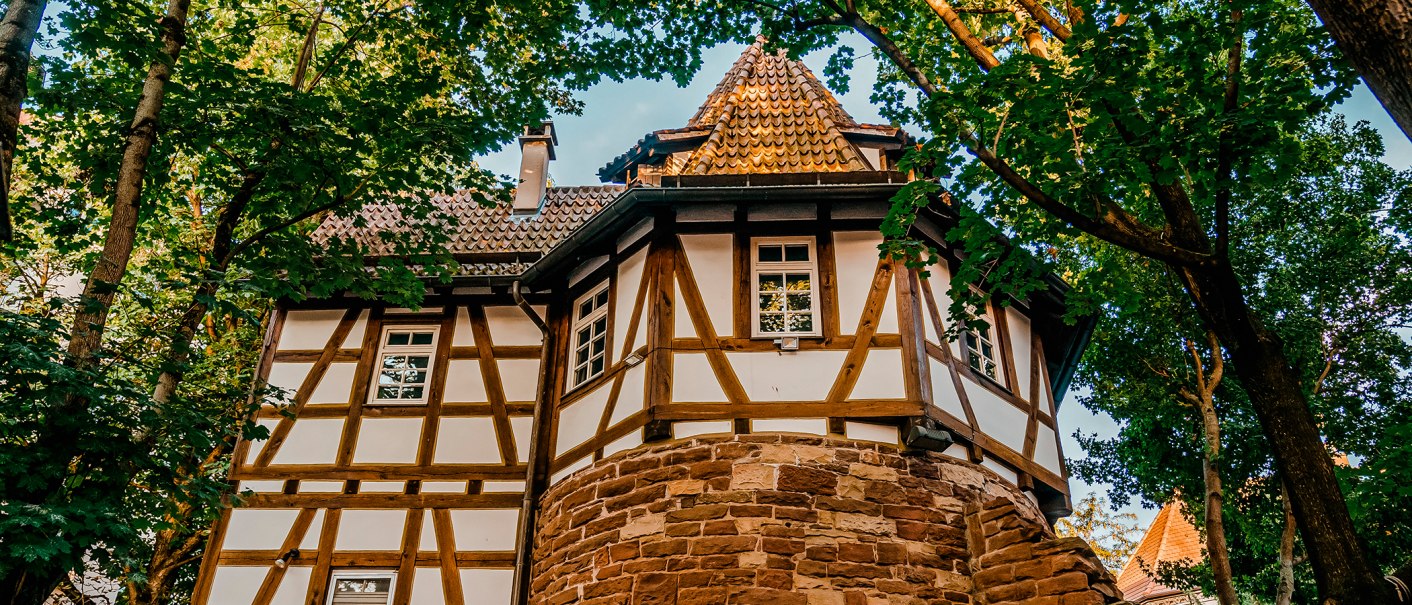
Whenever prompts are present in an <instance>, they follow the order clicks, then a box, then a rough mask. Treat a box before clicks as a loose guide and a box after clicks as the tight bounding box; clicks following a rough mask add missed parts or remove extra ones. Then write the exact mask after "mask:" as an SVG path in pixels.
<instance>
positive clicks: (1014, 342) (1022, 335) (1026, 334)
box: [1005, 307, 1034, 401]
mask: <svg viewBox="0 0 1412 605" xmlns="http://www.w3.org/2000/svg"><path fill="white" fill-rule="evenodd" d="M1005 314H1006V315H1005V319H1006V320H1007V321H1008V323H1009V324H1010V346H1011V355H1012V356H1013V357H1014V359H1015V379H1016V380H1018V381H1019V383H1020V384H1019V385H1017V386H1016V388H1015V393H1016V394H1017V395H1019V396H1020V399H1024V400H1026V401H1029V398H1030V389H1031V388H1032V386H1031V383H1032V382H1033V381H1031V380H1030V366H1031V364H1030V355H1031V354H1032V353H1033V352H1034V351H1032V350H1031V349H1030V346H1031V345H1030V318H1029V317H1026V316H1025V314H1024V312H1023V311H1020V310H1019V309H1015V308H1013V307H1007V308H1006V309H1005Z"/></svg>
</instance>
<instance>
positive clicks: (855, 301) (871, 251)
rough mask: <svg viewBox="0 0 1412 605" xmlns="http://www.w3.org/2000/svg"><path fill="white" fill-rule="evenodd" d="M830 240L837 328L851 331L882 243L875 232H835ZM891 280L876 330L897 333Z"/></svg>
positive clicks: (879, 236)
mask: <svg viewBox="0 0 1412 605" xmlns="http://www.w3.org/2000/svg"><path fill="white" fill-rule="evenodd" d="M833 243H834V258H835V264H836V265H837V266H838V315H839V324H840V325H839V327H840V329H842V330H843V332H844V333H845V334H853V333H854V332H855V331H856V330H857V328H858V320H859V319H860V318H862V316H863V307H864V305H866V304H867V300H868V294H869V292H870V290H871V289H872V284H873V275H874V274H875V273H876V272H877V268H878V254H879V253H878V244H881V243H882V235H881V234H880V233H878V232H877V231H835V232H834V234H833ZM892 282H893V280H888V282H887V288H888V294H887V295H886V302H885V303H884V305H883V309H882V315H880V316H879V317H878V330H877V331H878V333H881V334H896V333H897V297H895V296H893V295H892V293H891V291H892V290H893V288H892Z"/></svg>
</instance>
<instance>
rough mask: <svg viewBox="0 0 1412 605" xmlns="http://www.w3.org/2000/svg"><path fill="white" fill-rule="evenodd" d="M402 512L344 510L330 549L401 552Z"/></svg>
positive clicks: (403, 512)
mask: <svg viewBox="0 0 1412 605" xmlns="http://www.w3.org/2000/svg"><path fill="white" fill-rule="evenodd" d="M406 525H407V511H405V510H358V509H345V510H344V511H343V516H342V517H340V518H339V520H338V536H337V537H336V538H335V539H334V541H333V549H334V550H401V549H402V528H403V527H405V526H406Z"/></svg>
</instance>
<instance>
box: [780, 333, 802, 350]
mask: <svg viewBox="0 0 1412 605" xmlns="http://www.w3.org/2000/svg"><path fill="white" fill-rule="evenodd" d="M775 346H777V347H779V348H780V350H781V351H798V350H799V337H798V336H781V337H779V338H776V339H775Z"/></svg>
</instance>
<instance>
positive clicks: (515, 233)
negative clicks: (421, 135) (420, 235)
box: [313, 185, 624, 275]
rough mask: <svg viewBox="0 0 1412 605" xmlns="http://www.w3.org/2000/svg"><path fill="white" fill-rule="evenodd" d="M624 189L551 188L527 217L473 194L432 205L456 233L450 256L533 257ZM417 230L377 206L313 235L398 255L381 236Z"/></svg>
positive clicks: (497, 271)
mask: <svg viewBox="0 0 1412 605" xmlns="http://www.w3.org/2000/svg"><path fill="white" fill-rule="evenodd" d="M623 191H624V187H622V186H620V185H595V186H587V187H551V188H550V189H549V190H548V192H547V194H546V197H545V200H544V205H543V206H542V207H541V208H540V211H539V212H538V213H536V214H532V215H524V216H515V215H513V214H512V213H511V210H510V207H509V206H508V205H506V204H499V205H495V206H489V207H487V206H482V205H481V204H479V203H478V202H477V201H476V197H477V196H476V195H475V194H474V192H471V191H458V192H456V193H453V194H450V195H436V196H434V197H433V198H432V199H431V202H432V203H433V204H435V205H436V206H437V208H438V209H439V210H440V214H441V218H442V219H443V220H446V221H447V222H449V223H450V225H451V228H452V229H453V231H452V233H450V241H449V242H448V243H447V248H448V251H450V252H451V253H452V254H458V255H474V254H496V253H524V254H526V256H531V257H532V256H538V255H541V254H544V253H545V252H548V251H549V250H550V249H552V248H553V247H554V246H556V245H558V244H559V243H560V242H562V241H563V240H564V239H565V238H567V237H568V236H569V235H570V234H572V233H573V232H574V230H575V229H577V228H578V227H579V226H581V225H583V224H584V223H586V222H588V219H590V218H592V217H593V216H594V215H595V214H597V213H598V212H599V211H600V210H602V209H603V208H605V207H607V206H608V205H609V204H610V203H612V202H613V200H614V199H616V198H617V197H618V195H619V194H620V193H622V192H623ZM360 222H361V223H363V224H362V226H359V224H358V223H360ZM417 227H418V226H417V225H414V224H413V223H412V222H411V221H409V220H407V219H406V218H405V217H404V216H403V214H402V211H401V209H400V208H399V207H398V205H397V204H392V203H373V204H368V205H367V206H364V207H363V209H362V210H360V211H359V213H358V214H357V215H356V216H330V217H329V218H328V219H326V220H324V222H323V224H321V225H319V228H318V229H317V230H315V231H314V234H313V237H314V239H315V241H324V240H327V239H328V238H330V237H333V236H335V235H337V236H341V237H350V238H352V239H354V240H355V241H357V242H359V243H360V244H362V245H364V246H366V247H367V248H368V249H369V253H370V254H372V255H374V256H377V255H389V254H393V253H394V250H393V246H392V245H391V244H389V243H387V242H384V241H383V240H382V239H381V238H380V237H379V236H378V234H379V233H380V232H392V233H397V232H406V231H407V230H409V229H414V228H417ZM523 268H524V267H523V266H522V265H520V264H519V263H515V262H503V263H502V262H493V263H471V264H467V265H465V266H463V269H464V271H465V272H467V273H468V274H471V275H517V274H519V273H520V272H521V271H522V270H523Z"/></svg>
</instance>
